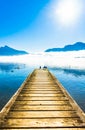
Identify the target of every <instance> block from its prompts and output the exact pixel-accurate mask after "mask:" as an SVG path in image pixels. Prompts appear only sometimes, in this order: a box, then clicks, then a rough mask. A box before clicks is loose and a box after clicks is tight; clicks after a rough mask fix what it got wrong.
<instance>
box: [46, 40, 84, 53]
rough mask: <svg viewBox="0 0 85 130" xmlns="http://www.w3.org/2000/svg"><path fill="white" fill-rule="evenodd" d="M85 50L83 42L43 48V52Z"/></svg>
mask: <svg viewBox="0 0 85 130" xmlns="http://www.w3.org/2000/svg"><path fill="white" fill-rule="evenodd" d="M79 50H85V43H83V42H76V43H75V44H73V45H66V46H64V47H63V48H51V49H47V50H45V52H60V51H79Z"/></svg>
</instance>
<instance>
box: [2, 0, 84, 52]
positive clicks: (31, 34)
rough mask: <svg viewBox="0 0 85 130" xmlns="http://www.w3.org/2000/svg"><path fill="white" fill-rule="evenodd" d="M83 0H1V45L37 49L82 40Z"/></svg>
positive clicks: (37, 50)
mask: <svg viewBox="0 0 85 130" xmlns="http://www.w3.org/2000/svg"><path fill="white" fill-rule="evenodd" d="M84 5H85V1H84V0H0V46H4V45H8V46H10V47H13V48H16V49H21V50H27V51H28V52H40V51H44V50H45V49H47V48H53V47H63V46H64V45H66V44H73V43H75V42H77V41H81V42H85V9H84Z"/></svg>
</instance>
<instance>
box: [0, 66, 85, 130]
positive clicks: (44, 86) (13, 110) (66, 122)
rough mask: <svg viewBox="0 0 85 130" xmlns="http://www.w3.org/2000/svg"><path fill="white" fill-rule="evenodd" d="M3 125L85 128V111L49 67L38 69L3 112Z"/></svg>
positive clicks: (0, 126) (41, 129)
mask: <svg viewBox="0 0 85 130" xmlns="http://www.w3.org/2000/svg"><path fill="white" fill-rule="evenodd" d="M74 89H75V88H74ZM0 129H1V130H10V129H11V130H15V129H16V130H18V129H20V130H26V129H29V130H85V114H84V112H83V111H82V110H81V109H80V108H79V106H78V105H77V103H76V102H75V101H74V100H73V99H72V97H71V96H70V95H69V94H68V93H67V91H66V90H65V89H64V88H63V86H62V85H61V84H60V83H59V81H58V80H57V79H56V78H55V77H54V76H53V75H52V74H51V73H50V72H49V71H48V70H47V69H36V70H34V71H33V73H32V74H31V75H30V76H28V78H27V79H26V80H25V81H24V83H23V84H22V86H21V87H20V88H19V89H18V91H17V92H16V93H15V94H14V96H13V97H12V98H11V99H10V101H9V102H8V103H7V104H6V105H5V107H4V108H3V109H2V111H1V112H0Z"/></svg>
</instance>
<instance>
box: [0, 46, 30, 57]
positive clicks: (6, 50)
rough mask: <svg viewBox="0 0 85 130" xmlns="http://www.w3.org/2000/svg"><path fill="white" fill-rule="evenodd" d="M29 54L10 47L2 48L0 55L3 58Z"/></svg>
mask: <svg viewBox="0 0 85 130" xmlns="http://www.w3.org/2000/svg"><path fill="white" fill-rule="evenodd" d="M24 54H28V53H27V52H25V51H21V50H16V49H13V48H11V47H8V46H4V47H0V55H1V56H13V55H24Z"/></svg>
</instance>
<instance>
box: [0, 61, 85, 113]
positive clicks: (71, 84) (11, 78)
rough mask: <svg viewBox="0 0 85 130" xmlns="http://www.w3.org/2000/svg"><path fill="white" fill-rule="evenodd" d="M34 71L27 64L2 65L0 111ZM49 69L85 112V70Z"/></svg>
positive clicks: (0, 64)
mask: <svg viewBox="0 0 85 130" xmlns="http://www.w3.org/2000/svg"><path fill="white" fill-rule="evenodd" d="M33 69H35V68H34V67H30V66H28V65H25V64H13V63H0V110H1V109H2V108H3V107H4V105H5V104H6V103H7V102H8V100H9V99H10V98H11V96H12V95H13V94H14V93H15V92H16V91H17V89H18V88H19V87H20V85H21V84H22V83H23V81H24V80H25V79H26V77H27V76H28V75H29V74H30V73H31V72H32V71H33ZM49 69H50V71H51V72H52V73H53V74H54V75H55V76H56V77H57V79H58V80H59V81H60V82H61V83H62V85H63V86H64V87H65V88H66V90H67V91H68V92H69V93H70V95H71V96H72V97H73V98H74V99H75V101H76V102H77V103H78V104H79V106H80V107H81V108H82V109H83V110H84V112H85V70H77V69H67V68H63V69H62V68H49Z"/></svg>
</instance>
